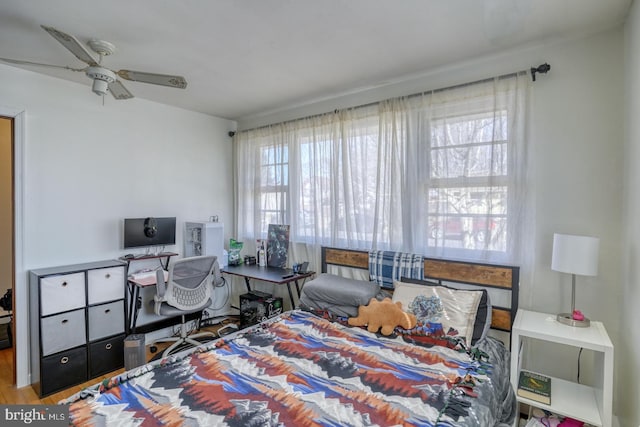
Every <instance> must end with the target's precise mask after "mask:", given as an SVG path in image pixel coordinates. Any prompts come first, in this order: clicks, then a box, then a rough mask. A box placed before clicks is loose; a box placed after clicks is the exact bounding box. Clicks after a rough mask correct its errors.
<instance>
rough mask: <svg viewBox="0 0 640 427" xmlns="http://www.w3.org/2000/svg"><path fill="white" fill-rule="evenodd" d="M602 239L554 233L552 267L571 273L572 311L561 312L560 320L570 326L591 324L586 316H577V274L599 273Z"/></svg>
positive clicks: (593, 274)
mask: <svg viewBox="0 0 640 427" xmlns="http://www.w3.org/2000/svg"><path fill="white" fill-rule="evenodd" d="M599 247H600V239H599V238H597V237H589V236H572V235H569V234H557V233H556V234H554V235H553V256H552V257H551V269H552V270H554V271H559V272H561V273H569V274H571V312H570V313H560V314H558V316H557V317H556V319H557V320H558V322H560V323H563V324H565V325H569V326H577V327H587V326H589V325H590V322H589V319H587V318H586V317H584V318H582V319H580V318H579V317H578V318H576V317H575V316H574V313H575V311H576V274H579V275H581V276H597V275H598V252H599Z"/></svg>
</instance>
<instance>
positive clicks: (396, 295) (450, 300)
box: [392, 281, 482, 346]
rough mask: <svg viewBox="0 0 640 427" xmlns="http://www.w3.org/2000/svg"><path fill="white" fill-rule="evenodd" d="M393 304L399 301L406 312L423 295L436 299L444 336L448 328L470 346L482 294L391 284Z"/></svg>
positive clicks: (410, 284) (436, 287) (439, 287)
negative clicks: (439, 308) (440, 306)
mask: <svg viewBox="0 0 640 427" xmlns="http://www.w3.org/2000/svg"><path fill="white" fill-rule="evenodd" d="M393 286H394V291H393V298H392V300H393V302H396V301H400V302H401V303H402V309H403V310H405V311H407V310H408V309H409V305H410V304H411V302H413V300H414V299H415V298H416V297H417V296H419V295H423V296H425V297H427V298H429V297H436V298H438V299H439V300H440V302H441V305H442V313H441V314H440V315H439V319H437V320H436V322H437V323H441V324H442V329H443V331H444V333H445V334H446V333H447V332H448V331H449V329H450V328H453V329H455V330H456V331H458V335H459V336H461V337H464V338H465V341H466V344H467V345H468V346H469V345H471V338H472V337H473V326H474V323H475V320H476V313H477V311H478V305H479V304H480V299H481V298H482V292H478V291H467V290H462V289H452V288H447V287H445V286H424V285H416V284H413V283H404V282H398V281H394V282H393Z"/></svg>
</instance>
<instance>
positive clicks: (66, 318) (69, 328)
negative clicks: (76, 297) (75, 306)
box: [40, 308, 87, 356]
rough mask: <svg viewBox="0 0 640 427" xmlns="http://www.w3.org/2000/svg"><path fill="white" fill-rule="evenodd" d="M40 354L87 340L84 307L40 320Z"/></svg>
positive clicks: (66, 347)
mask: <svg viewBox="0 0 640 427" xmlns="http://www.w3.org/2000/svg"><path fill="white" fill-rule="evenodd" d="M40 325H41V328H42V355H43V356H47V355H49V354H53V353H57V352H59V351H62V350H66V349H69V348H73V347H78V346H80V345H84V344H86V342H87V334H86V326H85V316H84V308H82V309H80V310H75V311H69V312H67V313H61V314H56V315H54V316H49V317H43V318H42V319H41V320H40Z"/></svg>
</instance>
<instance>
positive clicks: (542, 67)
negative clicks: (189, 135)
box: [229, 62, 551, 137]
mask: <svg viewBox="0 0 640 427" xmlns="http://www.w3.org/2000/svg"><path fill="white" fill-rule="evenodd" d="M549 70H551V65H549V64H548V63H546V62H545V63H544V64H541V65H538V66H537V67H531V68H530V69H529V70H520V71H514V72H512V73H507V74H502V75H499V76H497V77H488V78H486V79H481V80H475V81H473V82H468V83H460V84H457V85H453V86H447V87H444V88H440V89H432V90H426V91H424V92H420V93H414V94H411V95H404V96H405V97H407V98H412V97H414V96H422V95H425V94H428V93H439V92H444V91H447V90H452V89H458V88H462V87H466V86H471V85H476V84H480V83H486V82H490V81H492V80H495V79H498V80H501V79H508V78H511V77H516V76H520V75H524V74H527V73H531V80H532V81H534V82H535V81H536V74H537V73H542V74H546V73H548V72H549ZM400 97H402V95H401V96H400ZM389 99H393V98H389ZM382 101H384V100H380V101H374V102H369V103H367V104H361V105H356V106H353V107H347V109H350V108H363V107H370V106H372V105H376V104H379V103H380V102H382ZM339 111H340V109H338V108H336V109H335V110H333V113H334V114H337V113H338V112H339ZM328 113H329V111H327V112H324V113H318V114H312V115H310V116H305V117H300V118H297V119H291V120H285V121H284V122H280V123H273V124H269V125H264V126H258V127H256V128H251V129H244V130H243V131H242V132H245V131H250V130H258V129H264V128H268V127H269V126H273V125H274V124H283V123H292V122H297V121H298V120H307V119H311V118H314V117H320V116H324V115H325V114H328ZM235 134H236V132H229V136H231V137H233V136H234V135H235Z"/></svg>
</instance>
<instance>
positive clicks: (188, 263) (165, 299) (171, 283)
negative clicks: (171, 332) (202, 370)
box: [151, 256, 221, 357]
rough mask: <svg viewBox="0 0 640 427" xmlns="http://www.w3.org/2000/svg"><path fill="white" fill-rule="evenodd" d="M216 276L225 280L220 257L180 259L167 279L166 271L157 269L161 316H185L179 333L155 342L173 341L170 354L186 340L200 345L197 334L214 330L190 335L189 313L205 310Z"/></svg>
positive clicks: (155, 299)
mask: <svg viewBox="0 0 640 427" xmlns="http://www.w3.org/2000/svg"><path fill="white" fill-rule="evenodd" d="M212 279H214V280H215V282H216V283H217V282H218V281H220V280H221V275H220V267H219V266H218V261H217V257H215V256H199V257H191V258H183V259H179V260H176V261H175V262H173V263H172V264H171V265H170V266H169V276H168V279H167V281H166V282H165V281H164V271H163V270H162V269H158V271H156V295H155V296H154V297H153V301H151V303H152V304H153V311H154V312H155V313H156V314H157V315H160V316H168V317H175V316H181V317H182V324H181V325H180V336H179V337H167V338H161V339H158V340H156V341H155V342H172V341H175V342H174V343H173V344H172V345H171V346H170V347H168V348H167V349H166V350H165V351H164V352H163V353H162V357H167V356H168V355H169V354H171V352H172V351H174V350H175V349H177V348H178V347H180V346H182V345H184V344H187V343H188V344H191V345H194V346H198V345H200V344H201V343H200V342H199V341H196V340H195V338H200V337H205V336H211V337H215V334H213V333H211V332H201V333H197V334H192V335H188V331H187V324H186V321H185V316H186V315H188V314H191V313H196V312H198V311H202V310H204V309H205V308H207V307H208V306H209V305H211V294H212V289H213V286H212V282H211V281H212Z"/></svg>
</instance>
